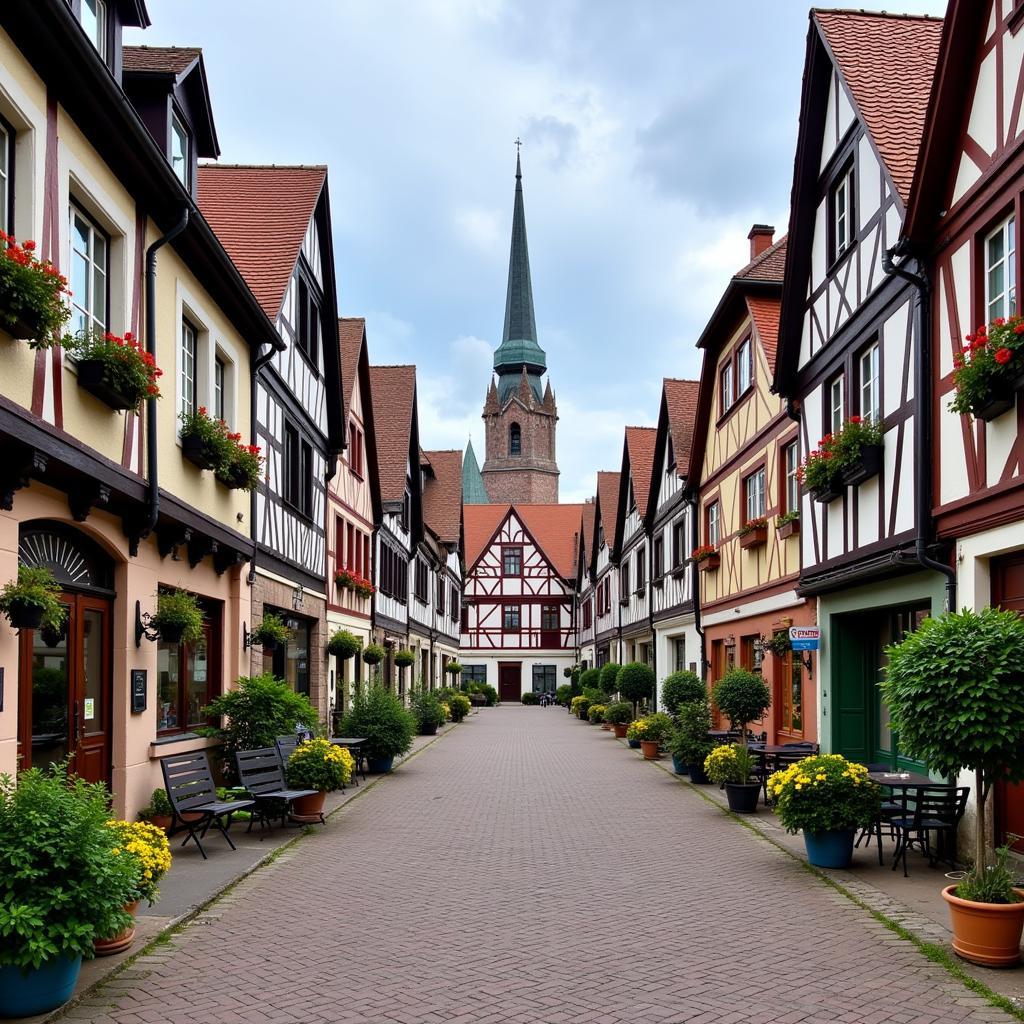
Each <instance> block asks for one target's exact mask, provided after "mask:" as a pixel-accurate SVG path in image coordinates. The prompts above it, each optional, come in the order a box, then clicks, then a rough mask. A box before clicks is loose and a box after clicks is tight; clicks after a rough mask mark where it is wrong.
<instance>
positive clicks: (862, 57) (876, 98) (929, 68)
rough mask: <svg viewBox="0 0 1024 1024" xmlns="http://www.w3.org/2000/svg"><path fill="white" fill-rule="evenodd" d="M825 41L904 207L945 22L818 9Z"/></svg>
mask: <svg viewBox="0 0 1024 1024" xmlns="http://www.w3.org/2000/svg"><path fill="white" fill-rule="evenodd" d="M813 14H814V18H815V20H816V21H817V23H818V25H819V26H821V32H822V35H823V37H824V39H825V42H826V44H827V46H828V48H829V50H831V52H832V56H833V57H834V59H835V62H836V64H837V65H838V67H839V70H840V72H841V73H842V75H843V78H844V79H845V80H846V84H847V85H848V86H849V88H850V92H851V93H852V95H853V101H854V103H855V104H856V106H857V108H858V110H859V112H860V115H861V117H862V118H863V120H864V123H865V124H866V125H867V129H868V131H869V132H870V133H871V138H872V139H873V140H874V143H875V145H876V146H877V147H878V152H879V154H880V155H881V157H882V160H883V161H884V162H885V166H886V167H887V168H888V170H889V174H891V175H892V180H893V183H894V184H895V185H896V191H897V192H898V193H899V196H900V198H901V199H902V200H903V204H904V206H905V205H906V204H907V202H908V201H909V199H910V189H911V185H912V184H913V178H914V167H915V165H916V164H917V152H918V149H919V147H920V144H921V133H922V132H923V130H924V119H925V113H926V111H927V107H928V97H929V96H930V94H931V85H932V77H933V75H934V74H935V62H936V59H937V57H938V53H939V42H940V39H941V37H942V19H941V18H928V17H923V16H914V15H907V14H873V13H869V12H866V11H823V10H815V11H814V12H813Z"/></svg>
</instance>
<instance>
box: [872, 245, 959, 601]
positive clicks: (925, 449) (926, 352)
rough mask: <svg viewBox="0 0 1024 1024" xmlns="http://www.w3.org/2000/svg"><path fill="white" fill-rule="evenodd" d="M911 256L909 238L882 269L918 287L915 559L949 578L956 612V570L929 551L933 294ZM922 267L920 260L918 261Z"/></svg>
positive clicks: (948, 596)
mask: <svg viewBox="0 0 1024 1024" xmlns="http://www.w3.org/2000/svg"><path fill="white" fill-rule="evenodd" d="M894 257H895V258H899V257H902V262H900V263H896V262H894ZM908 259H910V252H909V245H908V243H907V239H905V238H903V239H900V241H899V242H898V243H897V244H896V245H895V246H893V248H892V249H886V250H884V251H883V253H882V269H883V270H884V271H885V272H886V273H887V274H892V275H893V276H894V277H900V278H902V279H903V280H904V281H907V282H909V283H910V284H912V285H913V286H914V288H915V289H916V294H915V296H914V329H915V331H916V333H917V337H918V341H919V348H918V350H917V366H916V368H915V369H916V378H917V379H916V383H915V394H916V398H917V408H918V409H919V410H922V412H921V413H919V414H918V415H917V416H916V417H915V420H916V422H915V424H914V432H915V434H916V439H917V451H916V452H915V459H914V475H915V478H916V479H915V484H916V488H915V489H916V492H917V530H916V536H915V538H914V559H915V561H916V562H917V563H918V564H919V565H921V566H923V567H924V568H926V569H933V570H934V571H935V572H941V573H942V574H943V575H944V576H945V577H946V610H947V611H956V569H954V568H953V567H952V566H949V565H946V564H945V563H944V562H939V561H937V560H936V559H934V558H932V557H931V556H930V555H929V554H928V548H927V544H926V541H925V531H926V530H927V529H928V526H927V524H928V523H930V522H931V515H932V474H931V465H932V450H931V442H932V392H933V388H932V350H931V338H930V335H929V333H928V331H927V328H928V326H929V310H930V304H929V295H930V288H929V282H928V278H927V276H926V275H925V274H924V273H923V271H922V272H920V273H916V274H915V273H912V272H911V271H909V270H906V269H905V267H904V263H906V261H907V260H908ZM918 265H919V266H920V261H918Z"/></svg>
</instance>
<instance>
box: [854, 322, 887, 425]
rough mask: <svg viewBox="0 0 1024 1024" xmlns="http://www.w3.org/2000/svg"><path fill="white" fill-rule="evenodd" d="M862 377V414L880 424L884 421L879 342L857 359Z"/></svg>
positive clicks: (862, 416) (871, 345)
mask: <svg viewBox="0 0 1024 1024" xmlns="http://www.w3.org/2000/svg"><path fill="white" fill-rule="evenodd" d="M857 366H858V375H859V377H860V415H861V418H862V419H865V420H870V421H871V422H872V423H875V424H878V423H881V421H882V391H881V388H880V387H879V384H878V342H877V341H875V342H872V343H871V344H870V345H869V346H868V347H867V348H866V349H865V350H864V351H863V352H862V353H861V354H860V358H859V359H858V360H857Z"/></svg>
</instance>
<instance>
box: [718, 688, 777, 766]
mask: <svg viewBox="0 0 1024 1024" xmlns="http://www.w3.org/2000/svg"><path fill="white" fill-rule="evenodd" d="M714 696H715V703H716V704H717V705H718V710H719V711H721V712H722V714H723V715H725V717H726V718H728V719H729V721H730V722H731V723H732V727H733V728H734V729H739V732H740V744H741V745H742V746H744V747H745V746H746V745H747V726H748V725H749V724H750V723H751V722H757V721H759V720H760V719H761V718H763V717H764V713H765V712H766V711H767V710H768V708H769V706H770V705H771V702H772V693H771V690H769V689H768V684H767V683H766V682H765V681H764V680H763V679H762V678H761V677H760V676H759V675H758V674H757V673H756V672H748V671H747V670H746V669H743V668H734V669H730V671H728V672H726V673H725V675H724V676H722V678H721V679H720V680H719V681H718V683H717V684H716V686H715V691H714Z"/></svg>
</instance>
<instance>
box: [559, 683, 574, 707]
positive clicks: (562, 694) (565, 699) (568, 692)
mask: <svg viewBox="0 0 1024 1024" xmlns="http://www.w3.org/2000/svg"><path fill="white" fill-rule="evenodd" d="M571 700H572V685H571V684H569V683H566V684H565V685H564V686H560V687H559V688H558V689H557V690H555V701H556V702H557V703H559V704H561V705H562V707H563V708H564V707H568V706H569V701H571Z"/></svg>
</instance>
